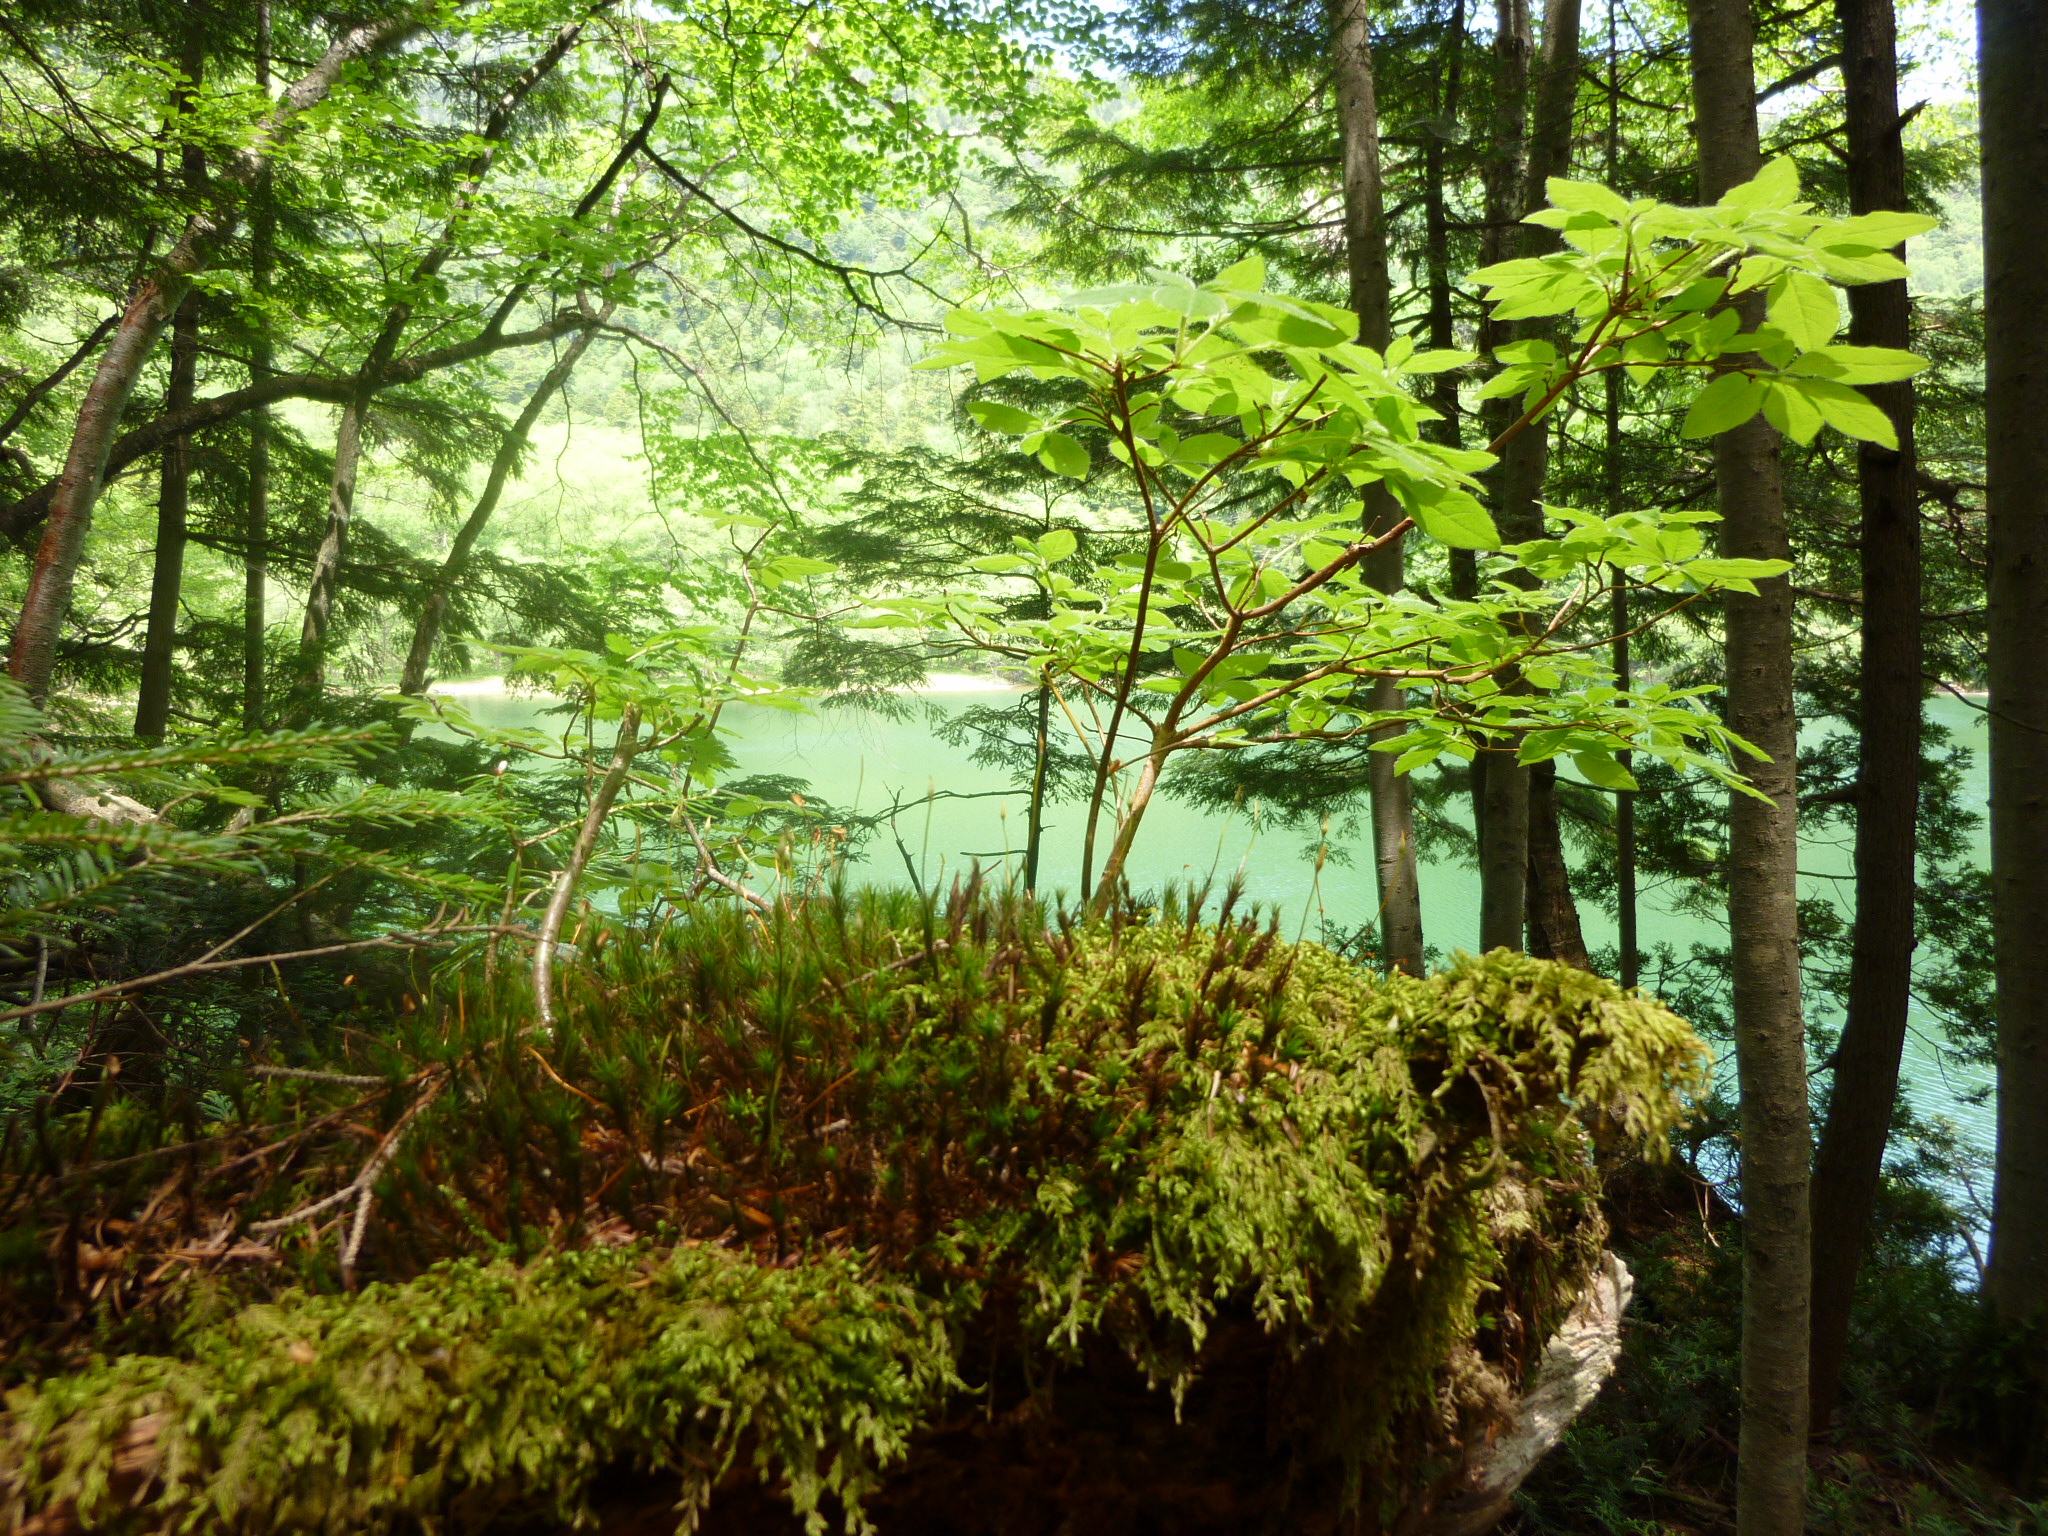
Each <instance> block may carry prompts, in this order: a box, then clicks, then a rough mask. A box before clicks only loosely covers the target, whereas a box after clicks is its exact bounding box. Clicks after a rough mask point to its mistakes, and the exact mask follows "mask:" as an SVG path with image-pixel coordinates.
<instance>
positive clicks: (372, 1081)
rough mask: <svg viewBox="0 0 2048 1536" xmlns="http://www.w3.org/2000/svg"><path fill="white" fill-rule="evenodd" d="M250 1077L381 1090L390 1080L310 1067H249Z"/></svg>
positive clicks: (357, 1073)
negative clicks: (317, 1070) (286, 1079)
mask: <svg viewBox="0 0 2048 1536" xmlns="http://www.w3.org/2000/svg"><path fill="white" fill-rule="evenodd" d="M249 1075H250V1076H251V1077H289V1078H294V1079H297V1080H298V1081H301V1082H308V1083H339V1084H341V1085H342V1086H343V1087H344V1088H382V1087H383V1086H384V1085H385V1084H386V1083H388V1082H390V1081H391V1080H390V1079H389V1078H387V1077H368V1076H365V1075H364V1074H362V1073H359V1072H316V1071H314V1070H313V1069H311V1068H310V1067H251V1068H250V1069H249Z"/></svg>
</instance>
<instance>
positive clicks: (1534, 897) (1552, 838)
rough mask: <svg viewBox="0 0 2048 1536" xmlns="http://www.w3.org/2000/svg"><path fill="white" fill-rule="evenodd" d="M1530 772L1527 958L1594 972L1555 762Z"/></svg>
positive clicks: (1538, 766) (1532, 766)
mask: <svg viewBox="0 0 2048 1536" xmlns="http://www.w3.org/2000/svg"><path fill="white" fill-rule="evenodd" d="M1528 772H1529V903H1528V905H1529V913H1528V924H1529V953H1530V954H1532V955H1534V956H1535V957H1536V958H1537V959H1539V960H1562V961H1563V962H1564V963H1565V964H1566V965H1572V966H1577V967H1578V968H1579V969H1580V970H1582V971H1590V970H1591V969H1593V962H1592V959H1591V958H1590V957H1589V956H1588V955H1587V953H1586V935H1585V931H1584V929H1583V928H1582V927H1581V926H1580V924H1579V906H1578V903H1577V902H1575V901H1573V900H1572V886H1571V865H1570V864H1569V863H1568V862H1567V861H1566V859H1565V854H1564V837H1563V835H1562V833H1561V832H1560V830H1559V828H1558V822H1557V763H1556V761H1555V760H1554V759H1548V760H1545V761H1544V762H1540V763H1535V764H1532V765H1531V766H1530V768H1529V770H1528Z"/></svg>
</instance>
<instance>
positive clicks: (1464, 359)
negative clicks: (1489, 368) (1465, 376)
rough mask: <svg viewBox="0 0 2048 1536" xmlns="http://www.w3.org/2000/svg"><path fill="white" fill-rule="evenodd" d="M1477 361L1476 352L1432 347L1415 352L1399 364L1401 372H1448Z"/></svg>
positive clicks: (1477, 355)
mask: <svg viewBox="0 0 2048 1536" xmlns="http://www.w3.org/2000/svg"><path fill="white" fill-rule="evenodd" d="M1478 361H1479V354H1478V353H1477V352H1461V351H1459V350H1458V349H1456V348H1455V347H1433V348H1431V349H1430V350H1428V351H1426V352H1417V353H1416V354H1415V355H1414V356H1413V357H1410V358H1408V359H1406V360H1405V361H1404V362H1403V363H1402V364H1401V371H1402V372H1403V373H1448V372H1449V371H1450V370H1451V369H1453V368H1464V367H1468V366H1470V365H1471V364H1473V363H1476V362H1478Z"/></svg>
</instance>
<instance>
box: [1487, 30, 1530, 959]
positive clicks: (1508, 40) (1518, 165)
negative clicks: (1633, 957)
mask: <svg viewBox="0 0 2048 1536" xmlns="http://www.w3.org/2000/svg"><path fill="white" fill-rule="evenodd" d="M1535 46H1536V44H1535V36H1534V28H1533V26H1532V24H1531V22H1530V17H1529V0H1495V5H1494V34H1493V52H1494V92H1495V94H1494V104H1493V142H1492V145H1491V147H1490V151H1489V153H1488V156H1487V160H1486V164H1485V167H1484V169H1483V173H1482V177H1481V180H1482V182H1483V184H1484V187H1485V224H1486V228H1485V231H1484V232H1483V233H1482V235H1481V236H1480V242H1479V245H1480V261H1481V262H1482V264H1490V263H1492V262H1496V261H1504V260H1506V259H1507V258H1508V257H1510V256H1513V255H1515V254H1517V253H1518V252H1519V250H1520V245H1521V236H1522V228H1521V224H1520V222H1519V221H1520V219H1521V217H1522V214H1523V212H1524V211H1525V199H1526V197H1527V187H1528V180H1529V175H1528V172H1529V66H1530V59H1531V55H1532V54H1533V53H1534V52H1535ZM1513 335H1514V328H1513V326H1512V325H1511V324H1509V323H1505V322H1502V321H1497V320H1494V319H1492V318H1491V317H1488V318H1486V319H1483V320H1482V321H1481V322H1480V326H1479V347H1480V350H1481V351H1482V352H1486V353H1491V352H1492V351H1493V349H1494V348H1495V347H1498V346H1500V345H1502V344H1503V343H1505V342H1507V341H1508V340H1510V339H1511V338H1512V336H1513ZM1513 419H1514V411H1513V407H1512V406H1510V405H1509V403H1508V402H1507V401H1505V400H1489V401H1487V402H1485V404H1484V405H1483V406H1482V407H1481V409H1480V420H1481V421H1482V422H1483V423H1484V426H1485V431H1486V435H1487V438H1488V439H1489V440H1491V439H1493V438H1497V437H1498V436H1500V434H1501V432H1502V431H1503V430H1505V429H1506V427H1507V425H1508V423H1509V422H1510V421H1512V420H1513ZM1531 435H1532V434H1531V433H1529V432H1524V433H1523V434H1522V436H1524V437H1528V436H1531ZM1534 435H1539V436H1540V435H1541V434H1540V432H1539V433H1537V434H1534ZM1512 468H1513V465H1512V464H1510V463H1503V464H1502V465H1501V466H1500V468H1499V469H1498V471H1497V472H1496V478H1495V485H1494V517H1495V520H1496V521H1497V522H1498V523H1499V524H1500V526H1501V532H1502V536H1503V537H1505V538H1509V539H1512V538H1514V537H1516V535H1515V534H1514V533H1512V532H1510V531H1509V529H1510V527H1511V526H1512V523H1513V517H1512V515H1511V513H1510V511H1509V501H1510V498H1511V496H1512V494H1513V493H1512V491H1511V490H1510V488H1509V486H1508V484H1507V477H1508V475H1509V473H1510V470H1511V469H1512ZM1472 812H1473V815H1472V823H1473V832H1474V834H1475V836H1476V837H1477V839H1478V843H1479V947H1480V949H1481V950H1482V951H1484V950H1492V949H1519V948H1521V947H1522V937H1523V930H1524V927H1525V918H1526V908H1527V899H1528V886H1527V882H1528V867H1529V853H1528V848H1529V775H1528V772H1527V770H1526V769H1524V768H1523V767H1522V766H1521V765H1520V764H1518V763H1517V762H1516V761H1515V760H1514V754H1513V752H1512V751H1495V752H1482V753H1480V754H1479V756H1478V757H1477V758H1475V759H1474V760H1473V763H1472Z"/></svg>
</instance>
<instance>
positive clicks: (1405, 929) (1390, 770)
mask: <svg viewBox="0 0 2048 1536" xmlns="http://www.w3.org/2000/svg"><path fill="white" fill-rule="evenodd" d="M1366 12H1367V7H1366V0H1337V5H1336V8H1335V10H1334V12H1333V14H1332V34H1333V36H1332V53H1333V55H1334V84H1335V96H1336V102H1337V134H1338V139H1339V143H1340V151H1341V154H1340V158H1341V162H1342V167H1343V176H1344V250H1345V261H1346V265H1347V267H1348V268H1349V272H1350V279H1351V308H1352V312H1353V313H1355V314H1356V315H1357V316H1358V339H1359V341H1360V342H1361V343H1363V344H1364V345H1366V346H1368V347H1373V348H1376V349H1378V350H1381V351H1384V350H1385V349H1386V346H1387V343H1388V342H1389V341H1390V340H1391V339H1392V335H1391V330H1390V326H1389V322H1388V303H1389V292H1388V289H1389V283H1388V278H1387V228H1386V209H1385V198H1384V190H1383V186H1382V181H1381V172H1382V167H1381V163H1380V125H1379V104H1378V100H1377V96H1376V83H1375V81H1374V79H1373V65H1372V38H1371V33H1370V30H1369V27H1368V21H1367V14H1366ZM1365 509H1366V510H1365V519H1366V527H1367V531H1368V532H1371V531H1374V530H1376V529H1382V528H1387V527H1391V526H1392V525H1393V524H1394V523H1395V522H1397V521H1399V519H1400V516H1401V513H1400V509H1399V508H1398V507H1397V506H1396V505H1395V502H1394V499H1393V497H1392V496H1390V495H1389V494H1388V493H1387V490H1386V487H1385V486H1384V485H1373V486H1369V487H1367V489H1366V495H1365ZM1365 575H1366V579H1367V580H1368V581H1370V582H1371V583H1372V585H1373V586H1374V587H1376V588H1377V589H1379V590H1380V591H1382V592H1390V593H1391V592H1398V591H1400V590H1401V588H1402V587H1403V586H1404V585H1406V575H1405V572H1404V570H1403V563H1402V551H1401V543H1400V541H1399V540H1396V541H1395V542H1394V543H1393V544H1390V545H1388V546H1387V547H1386V548H1385V549H1383V550H1379V551H1376V552H1375V553H1374V554H1373V555H1372V556H1371V557H1370V558H1369V560H1368V563H1367V566H1366V572H1365ZM1406 702H1407V700H1406V698H1405V696H1404V694H1403V692H1402V690H1401V688H1400V686H1399V685H1398V684H1396V683H1394V682H1393V681H1391V680H1389V679H1381V680H1379V681H1376V682H1375V683H1374V684H1373V686H1372V690H1371V695H1370V708H1372V709H1373V710H1375V711H1393V710H1398V709H1401V708H1403V707H1405V705H1406ZM1398 734H1400V728H1399V727H1398V726H1388V727H1384V728H1382V729H1380V730H1377V731H1375V732H1373V733H1372V739H1374V740H1383V739H1385V738H1387V737H1390V736H1395V735H1398ZM1366 762H1367V773H1368V776H1369V780H1370V783H1371V787H1372V838H1373V865H1374V870H1375V873H1376V874H1377V876H1378V887H1379V901H1380V949H1381V960H1382V961H1383V962H1384V963H1385V964H1386V965H1387V966H1388V968H1389V969H1399V970H1404V971H1407V972H1408V973H1409V974H1410V975H1413V976H1420V975H1421V974H1422V892H1421V887H1420V883H1419V879H1418V874H1419V871H1418V868H1417V862H1416V858H1415V803H1414V795H1413V786H1412V785H1411V784H1410V783H1409V781H1408V779H1407V778H1406V777H1405V776H1403V775H1401V774H1398V773H1396V772H1395V771H1394V757H1393V754H1391V753H1388V752H1371V753H1369V754H1368V756H1367V759H1366Z"/></svg>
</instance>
